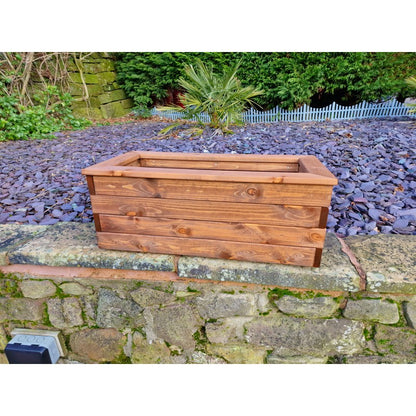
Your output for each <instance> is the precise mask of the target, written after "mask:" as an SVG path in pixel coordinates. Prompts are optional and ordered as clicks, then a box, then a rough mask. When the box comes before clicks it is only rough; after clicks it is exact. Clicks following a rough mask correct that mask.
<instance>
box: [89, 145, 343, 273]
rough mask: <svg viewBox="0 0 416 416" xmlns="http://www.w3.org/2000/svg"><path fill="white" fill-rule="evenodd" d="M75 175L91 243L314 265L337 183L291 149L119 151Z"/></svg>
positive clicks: (311, 159)
mask: <svg viewBox="0 0 416 416" xmlns="http://www.w3.org/2000/svg"><path fill="white" fill-rule="evenodd" d="M83 174H84V175H87V181H88V184H89V191H90V195H91V201H92V207H93V212H94V221H95V225H96V228H97V238H98V245H99V247H101V248H107V249H115V250H127V251H139V252H151V253H167V254H177V255H184V254H185V255H191V256H203V257H214V258H225V259H233V260H248V261H259V262H270V263H284V264H298V265H302V266H315V267H317V266H319V264H320V260H321V254H322V248H323V244H324V239H325V227H326V219H327V215H328V205H329V204H330V201H331V194H332V187H333V185H336V184H337V180H336V178H335V177H334V176H333V175H332V174H331V173H330V172H329V171H328V169H326V168H325V167H324V166H323V165H322V164H321V163H320V162H319V160H318V159H317V158H316V157H314V156H293V155H283V156H282V155H280V156H279V155H272V156H271V155H267V156H266V155H235V154H232V155H230V154H228V155H224V154H204V153H174V152H169V153H168V152H128V153H126V154H124V155H121V156H117V157H114V158H112V159H110V160H108V161H105V162H101V163H98V164H96V165H94V166H91V167H88V168H86V169H83Z"/></svg>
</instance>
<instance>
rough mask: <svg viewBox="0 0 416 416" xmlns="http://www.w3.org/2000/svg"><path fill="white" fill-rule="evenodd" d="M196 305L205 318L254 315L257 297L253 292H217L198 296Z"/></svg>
mask: <svg viewBox="0 0 416 416" xmlns="http://www.w3.org/2000/svg"><path fill="white" fill-rule="evenodd" d="M196 306H197V308H198V311H199V314H200V315H201V316H202V317H203V318H207V319H210V318H224V317H229V316H252V315H254V314H255V312H256V309H255V298H254V295H252V294H238V295H237V294H235V295H232V294H228V293H216V294H212V295H207V296H205V297H198V298H196Z"/></svg>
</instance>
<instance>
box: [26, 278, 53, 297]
mask: <svg viewBox="0 0 416 416" xmlns="http://www.w3.org/2000/svg"><path fill="white" fill-rule="evenodd" d="M20 289H21V291H22V293H23V296H24V297H25V298H31V299H40V298H46V297H49V296H53V295H55V293H56V286H55V285H54V284H53V283H52V282H51V281H49V280H23V281H22V282H20Z"/></svg>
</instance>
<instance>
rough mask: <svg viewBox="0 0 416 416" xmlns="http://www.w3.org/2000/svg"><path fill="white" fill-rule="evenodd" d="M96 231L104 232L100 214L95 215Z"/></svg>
mask: <svg viewBox="0 0 416 416" xmlns="http://www.w3.org/2000/svg"><path fill="white" fill-rule="evenodd" d="M93 218H94V225H95V231H102V229H101V218H100V214H93Z"/></svg>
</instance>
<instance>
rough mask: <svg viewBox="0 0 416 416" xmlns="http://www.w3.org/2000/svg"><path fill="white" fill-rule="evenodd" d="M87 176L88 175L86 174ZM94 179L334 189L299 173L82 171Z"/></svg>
mask: <svg viewBox="0 0 416 416" xmlns="http://www.w3.org/2000/svg"><path fill="white" fill-rule="evenodd" d="M85 172H87V173H85ZM83 173H84V174H88V175H94V176H117V177H119V176H125V177H130V178H158V179H187V180H198V181H204V180H206V181H221V182H256V183H288V184H290V183H293V184H305V185H333V184H334V180H333V179H332V178H327V177H325V176H319V175H315V174H311V173H297V172H283V173H282V172H280V173H279V172H254V171H226V170H209V169H205V170H203V169H201V170H200V169H173V168H145V167H136V166H104V167H94V166H92V167H91V168H88V170H85V169H84V170H83Z"/></svg>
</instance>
